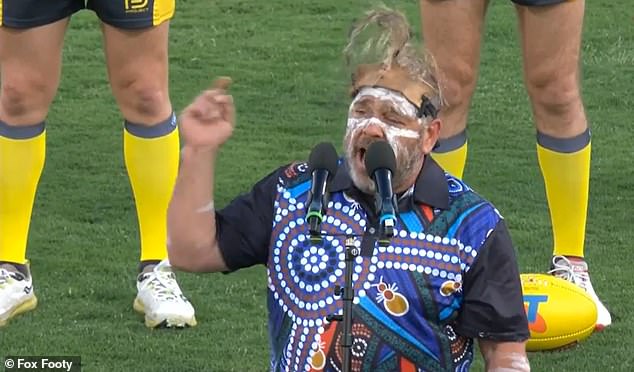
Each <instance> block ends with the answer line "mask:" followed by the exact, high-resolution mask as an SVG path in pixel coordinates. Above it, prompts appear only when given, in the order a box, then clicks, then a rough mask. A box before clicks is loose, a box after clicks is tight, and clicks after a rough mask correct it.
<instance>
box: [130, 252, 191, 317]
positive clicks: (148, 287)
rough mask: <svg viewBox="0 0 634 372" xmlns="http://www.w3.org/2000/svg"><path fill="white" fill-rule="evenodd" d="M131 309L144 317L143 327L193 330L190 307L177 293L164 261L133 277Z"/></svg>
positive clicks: (170, 273)
mask: <svg viewBox="0 0 634 372" xmlns="http://www.w3.org/2000/svg"><path fill="white" fill-rule="evenodd" d="M136 286H137V290H138V293H137V296H136V298H135V300H134V306H133V307H134V310H136V311H138V312H139V313H141V314H144V315H145V325H146V326H147V327H150V328H156V327H168V328H171V327H177V328H184V327H187V326H189V327H193V326H195V325H196V317H195V315H194V307H193V306H192V304H191V303H190V302H189V300H188V299H187V298H186V297H185V295H184V294H183V292H182V291H181V289H180V287H179V286H178V283H176V276H175V275H174V272H173V271H172V267H171V265H170V264H169V261H168V260H163V261H161V262H160V263H159V264H158V265H156V266H154V268H153V269H152V270H151V271H149V272H142V273H140V274H139V276H138V278H137V284H136Z"/></svg>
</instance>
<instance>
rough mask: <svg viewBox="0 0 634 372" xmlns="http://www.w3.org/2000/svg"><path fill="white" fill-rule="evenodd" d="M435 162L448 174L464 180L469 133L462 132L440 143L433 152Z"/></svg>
mask: <svg viewBox="0 0 634 372" xmlns="http://www.w3.org/2000/svg"><path fill="white" fill-rule="evenodd" d="M432 157H433V158H434V160H435V161H436V162H437V163H438V164H439V165H440V166H441V167H442V168H443V169H444V170H445V171H447V173H449V174H451V175H453V176H455V177H458V178H462V175H463V173H464V168H465V163H466V162H467V132H466V130H463V131H462V132H460V133H458V134H456V135H454V136H451V137H449V138H445V139H441V140H439V141H438V146H436V148H435V149H434V151H433V152H432Z"/></svg>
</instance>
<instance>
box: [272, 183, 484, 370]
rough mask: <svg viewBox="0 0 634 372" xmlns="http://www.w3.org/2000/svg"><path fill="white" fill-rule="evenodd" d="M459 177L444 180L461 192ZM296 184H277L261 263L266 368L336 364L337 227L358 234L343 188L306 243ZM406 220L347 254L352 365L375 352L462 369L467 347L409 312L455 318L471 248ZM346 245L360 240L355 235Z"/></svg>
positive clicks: (402, 361)
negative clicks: (317, 239)
mask: <svg viewBox="0 0 634 372" xmlns="http://www.w3.org/2000/svg"><path fill="white" fill-rule="evenodd" d="M463 185H464V184H462V183H461V182H458V181H456V182H455V183H454V184H453V185H452V184H451V183H450V187H451V188H453V189H454V191H455V190H463ZM302 190H303V192H301V193H298V192H293V190H287V189H284V188H283V187H281V186H280V187H279V189H278V192H279V197H278V198H277V200H276V202H275V210H276V216H275V219H274V223H273V233H272V240H271V254H270V255H269V262H268V265H267V267H268V286H269V290H270V292H269V311H270V312H271V313H272V315H270V324H269V326H270V328H271V332H272V343H273V346H274V347H273V349H274V350H273V353H274V354H277V355H274V356H273V358H274V359H273V360H272V369H273V370H289V371H338V370H340V369H341V363H342V361H343V357H342V355H341V349H340V348H339V347H336V345H337V344H338V342H339V341H338V340H339V339H340V337H342V333H341V329H340V328H342V325H341V324H340V322H333V323H329V322H327V321H326V317H327V316H328V315H331V314H341V311H342V301H341V298H340V297H335V295H334V287H335V285H341V286H343V285H344V268H345V261H344V256H345V245H344V244H345V243H344V242H345V235H350V234H355V235H361V234H363V232H364V231H365V229H366V227H367V222H366V221H367V215H366V212H365V211H364V209H363V208H362V207H361V206H360V205H359V204H358V203H356V202H355V201H354V200H352V199H351V198H349V197H347V196H346V195H345V194H343V193H336V194H333V195H332V201H331V202H330V203H329V205H328V214H327V217H326V218H325V220H324V222H323V223H322V230H323V231H324V232H325V233H326V236H325V237H324V238H323V240H322V242H321V243H318V244H313V243H312V242H311V240H310V239H309V237H308V236H307V229H306V226H305V224H304V222H305V221H304V216H305V210H304V209H305V205H304V201H305V197H306V195H305V191H306V188H305V187H304V186H303V187H302ZM473 211H475V209H473V208H472V209H471V211H469V213H472V212H473ZM464 219H465V216H462V213H455V216H454V217H452V219H451V221H457V222H455V223H457V224H460V223H462V222H463V220H464ZM451 221H449V222H447V221H444V222H443V223H446V224H447V226H448V227H450V226H452V224H455V223H453V222H451ZM415 226H417V227H416V228H412V227H411V226H408V225H407V224H403V223H399V224H398V225H397V228H396V235H395V237H394V238H393V239H392V240H391V245H389V246H387V247H378V246H377V247H375V250H374V254H373V255H372V257H369V258H361V257H357V258H356V261H355V264H354V273H353V282H354V288H355V299H354V304H355V305H356V306H355V313H354V324H353V339H354V341H353V347H352V352H353V358H352V361H353V370H360V369H355V368H354V367H355V366H356V367H358V368H361V366H363V370H366V369H367V366H371V365H376V363H377V360H379V361H380V360H384V363H383V364H382V365H381V366H382V367H381V368H385V370H407V369H406V367H407V366H415V365H432V366H433V365H435V366H436V367H438V368H437V369H443V370H444V369H446V368H448V367H449V366H454V367H456V368H458V367H460V366H462V367H460V368H468V365H469V363H470V360H471V356H472V353H471V345H470V344H469V343H468V342H467V341H465V340H464V339H461V338H459V337H456V335H455V333H453V330H452V329H442V330H441V329H439V328H438V327H439V326H438V325H435V326H434V325H427V324H422V325H421V318H420V315H418V314H429V316H431V317H434V316H436V317H438V319H439V321H441V322H442V321H444V320H447V319H451V318H452V317H454V316H455V314H456V311H457V309H458V308H459V306H460V300H461V293H462V291H461V290H462V275H463V272H464V271H465V269H467V265H469V264H470V263H471V262H472V261H473V259H474V258H475V257H476V256H477V249H474V248H473V247H472V246H471V245H469V244H465V243H463V242H461V241H460V240H458V239H456V238H455V237H449V236H438V235H435V234H431V233H425V232H424V231H422V225H421V224H420V223H418V224H415ZM355 245H356V246H357V247H360V241H356V242H355ZM443 331H444V332H443ZM439 332H440V333H441V334H443V336H441V337H439V336H438V333H439ZM388 341H389V342H388ZM390 363H392V364H393V367H394V368H393V369H392V368H391V367H390V366H392V364H390ZM412 363H413V364H412ZM403 368H405V369H403ZM407 368H409V367H407ZM460 368H458V369H457V370H459V369H460ZM413 370H415V369H412V371H413Z"/></svg>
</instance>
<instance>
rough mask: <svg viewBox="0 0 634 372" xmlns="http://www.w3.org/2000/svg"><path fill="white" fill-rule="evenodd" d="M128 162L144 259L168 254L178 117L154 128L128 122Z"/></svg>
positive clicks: (178, 149) (126, 137) (126, 148)
mask: <svg viewBox="0 0 634 372" xmlns="http://www.w3.org/2000/svg"><path fill="white" fill-rule="evenodd" d="M123 149H124V158H125V165H126V168H127V170H128V176H129V178H130V184H131V185H132V192H133V194H134V200H135V202H136V210H137V217H138V219H139V232H140V238H141V261H146V260H162V259H164V258H166V257H167V205H168V203H169V200H170V198H171V196H172V190H173V188H174V182H175V181H176V175H177V173H178V162H179V152H180V144H179V140H178V130H177V129H176V117H175V116H174V115H172V116H170V118H169V119H167V120H165V121H164V122H161V123H159V124H158V125H155V126H152V127H145V126H142V125H138V124H133V123H130V122H127V121H126V123H125V130H124V135H123Z"/></svg>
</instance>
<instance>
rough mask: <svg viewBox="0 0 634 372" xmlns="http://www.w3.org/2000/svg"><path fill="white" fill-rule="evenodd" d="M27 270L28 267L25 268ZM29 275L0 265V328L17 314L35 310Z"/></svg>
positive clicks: (10, 266)
mask: <svg viewBox="0 0 634 372" xmlns="http://www.w3.org/2000/svg"><path fill="white" fill-rule="evenodd" d="M27 270H28V266H27ZM36 306H37V298H36V297H35V293H33V281H32V279H31V275H30V274H29V275H24V274H22V273H21V272H19V271H18V270H17V269H15V267H14V266H13V265H10V264H1V265H0V327H2V326H4V325H6V324H7V321H9V319H11V318H13V317H15V316H16V315H18V314H22V313H24V312H27V311H29V310H33V309H35V307H36Z"/></svg>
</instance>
